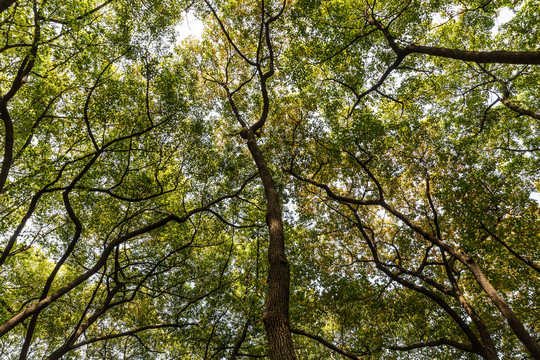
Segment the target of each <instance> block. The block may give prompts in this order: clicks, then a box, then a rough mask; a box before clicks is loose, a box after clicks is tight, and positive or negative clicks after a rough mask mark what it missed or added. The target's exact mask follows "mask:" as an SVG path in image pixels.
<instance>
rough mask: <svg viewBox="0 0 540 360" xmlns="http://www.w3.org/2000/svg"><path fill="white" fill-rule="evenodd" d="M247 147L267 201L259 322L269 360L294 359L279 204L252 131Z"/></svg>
mask: <svg viewBox="0 0 540 360" xmlns="http://www.w3.org/2000/svg"><path fill="white" fill-rule="evenodd" d="M246 139H247V145H248V148H249V151H250V153H251V156H252V157H253V160H254V161H255V164H256V165H257V169H258V171H259V176H260V177H261V181H262V183H263V186H264V192H265V195H266V201H267V211H266V223H267V225H268V231H269V235H270V243H269V245H268V264H269V268H268V295H267V299H266V309H265V312H264V315H263V322H264V326H265V328H266V336H267V338H268V347H269V349H270V359H272V360H293V359H296V356H295V354H294V347H293V342H292V337H291V330H290V326H289V291H290V290H289V287H290V278H289V276H290V275H289V262H288V261H287V257H286V256H285V235H284V232H283V219H282V214H281V203H280V198H279V194H278V192H277V191H276V187H275V184H274V179H273V178H272V174H270V170H269V169H268V165H267V163H266V160H265V159H264V156H263V154H262V152H261V150H260V149H259V146H258V145H257V142H256V140H255V136H254V135H253V132H252V131H248V132H247V134H246Z"/></svg>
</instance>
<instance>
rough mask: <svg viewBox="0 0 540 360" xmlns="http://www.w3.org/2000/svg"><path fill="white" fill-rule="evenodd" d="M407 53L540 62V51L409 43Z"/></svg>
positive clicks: (482, 61) (496, 60) (512, 62)
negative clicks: (474, 49)
mask: <svg viewBox="0 0 540 360" xmlns="http://www.w3.org/2000/svg"><path fill="white" fill-rule="evenodd" d="M403 51H404V52H406V53H414V54H426V55H431V56H438V57H444V58H450V59H456V60H463V61H472V62H476V63H480V64H488V63H496V64H524V65H534V64H540V51H504V50H498V51H467V50H457V49H449V48H441V47H434V46H422V45H408V46H407V47H405V49H404V50H403Z"/></svg>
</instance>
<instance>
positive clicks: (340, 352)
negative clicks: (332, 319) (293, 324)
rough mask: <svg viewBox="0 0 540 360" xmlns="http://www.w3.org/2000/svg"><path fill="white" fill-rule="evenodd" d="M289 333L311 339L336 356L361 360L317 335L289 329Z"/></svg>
mask: <svg viewBox="0 0 540 360" xmlns="http://www.w3.org/2000/svg"><path fill="white" fill-rule="evenodd" d="M291 332H292V333H293V334H298V335H303V336H306V337H308V338H310V339H313V340H316V341H318V342H320V343H321V344H323V345H324V346H326V347H327V348H329V349H331V350H334V351H335V352H337V353H338V354H341V355H343V356H346V357H348V358H349V359H352V360H361V358H359V357H358V356H356V355H354V354H353V353H352V352H349V351H347V350H344V349H341V348H339V347H337V346H336V345H334V344H332V343H331V342H330V341H328V340H326V339H325V338H323V337H320V336H318V335H315V334H311V333H309V332H307V331H304V330H300V329H291Z"/></svg>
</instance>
